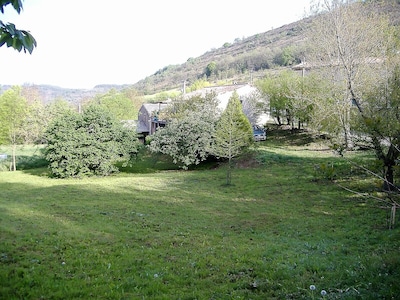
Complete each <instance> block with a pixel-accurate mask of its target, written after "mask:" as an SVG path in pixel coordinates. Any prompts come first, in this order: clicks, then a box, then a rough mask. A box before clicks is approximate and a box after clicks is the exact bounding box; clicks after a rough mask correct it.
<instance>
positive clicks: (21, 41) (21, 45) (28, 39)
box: [0, 0, 37, 54]
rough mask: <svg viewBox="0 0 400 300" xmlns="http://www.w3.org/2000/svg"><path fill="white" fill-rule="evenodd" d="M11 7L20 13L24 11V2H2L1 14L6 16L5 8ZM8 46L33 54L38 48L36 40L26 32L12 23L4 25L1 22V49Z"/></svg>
mask: <svg viewBox="0 0 400 300" xmlns="http://www.w3.org/2000/svg"><path fill="white" fill-rule="evenodd" d="M7 5H11V6H12V7H13V8H14V9H15V10H16V11H17V12H18V13H20V12H21V11H22V8H23V7H22V0H0V12H1V13H2V14H4V8H5V7H6V6H7ZM3 45H7V47H12V48H14V49H15V50H18V51H19V52H21V50H24V52H26V51H28V52H29V53H31V54H32V51H33V49H34V48H35V47H36V46H37V42H36V40H35V38H34V37H33V36H32V35H31V34H30V33H29V31H26V30H19V29H17V28H16V27H15V25H14V24H12V23H4V22H3V21H1V20H0V47H1V46H3Z"/></svg>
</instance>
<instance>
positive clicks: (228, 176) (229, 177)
mask: <svg viewBox="0 0 400 300" xmlns="http://www.w3.org/2000/svg"><path fill="white" fill-rule="evenodd" d="M231 183H232V158H230V157H229V161H228V168H227V170H226V185H231Z"/></svg>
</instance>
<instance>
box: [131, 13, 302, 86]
mask: <svg viewBox="0 0 400 300" xmlns="http://www.w3.org/2000/svg"><path fill="white" fill-rule="evenodd" d="M306 25H307V20H306V19H305V20H302V21H299V22H295V23H291V24H288V25H284V26H282V27H280V28H277V29H273V30H270V31H267V32H265V33H260V34H256V35H253V36H251V37H248V38H244V39H242V40H236V41H235V42H233V43H232V44H228V43H226V44H224V45H223V46H222V47H221V48H218V49H212V50H210V51H208V52H206V53H204V54H203V55H201V56H200V57H197V58H189V59H188V60H187V61H186V62H185V63H183V64H181V65H169V66H166V67H164V68H163V69H160V70H159V71H157V72H156V73H154V74H153V75H151V76H148V77H146V78H144V79H142V80H140V81H139V82H137V83H136V84H134V88H135V89H137V90H139V91H141V92H143V93H144V94H154V93H157V92H160V91H163V90H164V91H165V90H170V89H181V87H182V85H183V81H185V80H186V81H187V82H188V84H190V83H193V82H194V81H196V80H197V79H200V78H203V77H204V76H205V75H206V68H207V65H208V64H210V63H211V62H215V65H216V68H217V72H215V73H214V74H212V76H210V77H209V78H208V80H211V81H214V82H216V81H218V80H221V81H229V82H232V81H241V82H242V81H247V82H248V81H250V80H251V76H261V75H262V74H263V73H265V71H266V70H270V69H273V68H276V67H279V64H278V63H279V62H278V60H279V57H280V56H281V54H282V50H283V49H285V48H287V47H290V48H291V50H290V51H291V52H292V53H293V54H294V55H295V56H299V53H300V52H301V51H302V46H303V43H304V41H305V34H304V28H305V27H304V26H306ZM295 62H299V58H298V57H297V58H296V61H295ZM250 71H251V73H250Z"/></svg>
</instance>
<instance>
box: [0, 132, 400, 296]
mask: <svg viewBox="0 0 400 300" xmlns="http://www.w3.org/2000/svg"><path fill="white" fill-rule="evenodd" d="M291 139H293V137H292V136H288V137H287V139H285V140H279V139H273V138H270V139H269V140H268V141H266V142H263V143H260V144H259V147H257V149H256V150H255V153H254V156H248V157H247V159H246V160H242V161H240V162H238V167H237V168H236V169H235V170H234V173H233V185H232V186H229V187H226V186H224V183H225V169H224V167H223V166H219V167H217V168H215V167H214V168H212V169H206V168H200V169H196V170H192V171H179V170H169V171H165V169H167V168H166V165H168V164H169V163H168V161H165V160H164V159H163V158H160V157H159V158H157V159H154V158H146V156H145V155H144V154H143V156H142V157H141V159H140V160H139V161H138V163H140V164H142V166H147V169H146V168H144V169H146V170H147V171H143V172H140V168H137V166H136V167H135V166H134V165H133V166H132V167H130V168H128V167H127V168H125V169H124V171H125V172H122V173H120V174H118V175H116V176H112V177H108V178H86V179H80V180H78V179H76V180H75V179H69V180H57V179H50V178H48V177H46V176H43V175H44V174H45V171H44V170H43V169H29V170H26V171H18V172H1V173H0V188H1V191H2V192H1V194H0V267H1V269H0V298H1V299H319V298H321V296H320V291H321V290H322V289H325V290H326V291H327V292H328V294H327V295H326V296H325V299H396V298H397V297H398V295H399V292H400V286H399V284H398V282H399V279H400V257H399V255H398V253H399V250H400V239H399V237H400V232H399V229H398V228H395V229H393V230H388V229H387V223H386V222H387V221H386V219H387V211H386V210H384V209H380V208H379V207H378V205H377V204H376V203H374V202H372V201H368V200H365V199H363V198H359V197H356V196H354V195H352V194H350V193H348V192H346V191H344V190H343V189H341V188H340V187H338V186H337V185H335V184H333V183H332V181H331V180H328V179H327V178H326V176H325V174H322V176H321V174H319V171H318V168H317V169H316V166H321V165H323V164H326V165H335V168H337V169H339V171H338V172H339V173H340V174H338V175H340V176H342V175H346V176H347V177H346V176H344V178H345V179H346V180H349V179H351V180H352V182H353V184H354V182H355V181H358V180H359V181H360V182H364V181H365V180H367V179H366V178H365V177H363V175H362V173H361V172H359V171H356V170H352V171H351V169H350V166H349V165H347V168H346V161H343V160H342V159H340V158H338V157H335V156H334V155H332V153H331V152H330V151H329V149H327V148H323V147H320V146H316V145H317V144H316V143H312V144H310V143H309V142H307V143H304V142H303V143H299V144H298V145H292V144H291V142H290V141H291ZM253 157H254V159H253ZM351 159H356V160H359V161H364V160H368V159H369V156H368V155H365V154H354V155H353V156H352V157H351ZM154 162H155V163H154ZM162 162H163V163H162ZM157 165H162V166H164V167H162V168H161V169H164V170H163V171H157V172H156V169H157V168H156V166H157ZM346 170H347V171H346ZM348 170H350V171H351V172H350V171H348ZM346 172H347V173H346ZM343 181H345V180H343ZM344 183H345V182H344ZM311 284H314V285H315V286H316V287H317V289H316V291H314V292H312V291H310V289H309V286H310V285H311ZM313 293H314V294H313Z"/></svg>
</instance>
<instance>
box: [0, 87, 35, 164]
mask: <svg viewBox="0 0 400 300" xmlns="http://www.w3.org/2000/svg"><path fill="white" fill-rule="evenodd" d="M27 112H28V104H27V101H26V99H25V98H24V97H23V96H22V95H21V88H20V87H17V86H14V87H12V88H11V89H8V90H7V91H5V92H4V93H3V94H2V95H0V124H1V127H0V143H3V144H7V145H12V166H11V168H10V169H12V170H13V171H15V170H16V168H17V166H16V154H15V153H16V148H17V145H18V144H21V143H23V134H22V132H23V123H24V119H25V117H26V116H27Z"/></svg>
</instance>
